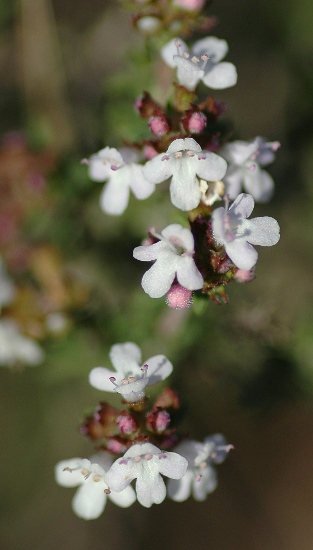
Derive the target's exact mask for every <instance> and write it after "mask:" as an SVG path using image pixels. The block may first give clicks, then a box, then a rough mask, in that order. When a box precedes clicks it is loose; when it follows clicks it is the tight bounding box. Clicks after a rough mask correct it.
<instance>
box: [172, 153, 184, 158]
mask: <svg viewBox="0 0 313 550" xmlns="http://www.w3.org/2000/svg"><path fill="white" fill-rule="evenodd" d="M182 156H183V152H182V151H177V153H175V155H174V157H175V158H176V159H181V158H182Z"/></svg>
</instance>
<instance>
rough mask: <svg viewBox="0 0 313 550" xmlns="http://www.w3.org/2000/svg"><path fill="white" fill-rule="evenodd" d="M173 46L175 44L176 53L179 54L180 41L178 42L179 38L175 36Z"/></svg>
mask: <svg viewBox="0 0 313 550" xmlns="http://www.w3.org/2000/svg"><path fill="white" fill-rule="evenodd" d="M175 46H176V48H177V54H178V55H179V56H181V53H180V48H181V42H179V40H178V39H177V38H176V40H175Z"/></svg>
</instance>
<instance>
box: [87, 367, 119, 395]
mask: <svg viewBox="0 0 313 550" xmlns="http://www.w3.org/2000/svg"><path fill="white" fill-rule="evenodd" d="M111 376H115V372H113V371H112V370H109V369H107V368H106V367H95V368H94V369H92V370H91V371H90V373H89V384H90V385H91V386H93V387H94V388H96V389H97V390H102V391H109V392H113V391H114V388H115V386H114V385H113V384H112V382H111V381H110V377H111Z"/></svg>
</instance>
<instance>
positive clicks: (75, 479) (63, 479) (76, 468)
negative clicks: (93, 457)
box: [54, 458, 84, 487]
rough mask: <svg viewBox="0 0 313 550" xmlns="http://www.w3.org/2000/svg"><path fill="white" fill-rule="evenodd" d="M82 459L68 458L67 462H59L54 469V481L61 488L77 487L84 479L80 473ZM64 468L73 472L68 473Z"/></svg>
mask: <svg viewBox="0 0 313 550" xmlns="http://www.w3.org/2000/svg"><path fill="white" fill-rule="evenodd" d="M81 463H82V458H70V459H69V460H61V461H60V462H58V463H57V464H56V466H55V469H54V474H55V480H56V482H57V483H58V484H59V485H62V487H77V485H80V484H81V483H82V482H83V481H84V478H83V476H82V473H81V470H82V468H81ZM66 468H69V469H70V470H73V471H72V472H70V471H69V470H67V469H66Z"/></svg>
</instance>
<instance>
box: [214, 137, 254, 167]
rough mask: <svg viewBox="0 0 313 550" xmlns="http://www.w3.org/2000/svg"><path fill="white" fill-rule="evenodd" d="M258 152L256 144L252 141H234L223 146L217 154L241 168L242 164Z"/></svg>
mask: <svg viewBox="0 0 313 550" xmlns="http://www.w3.org/2000/svg"><path fill="white" fill-rule="evenodd" d="M257 150H258V142H257V141H256V140H254V141H241V140H236V141H232V142H231V143H227V144H226V145H224V146H223V147H222V148H221V149H220V151H219V154H220V155H221V156H222V157H223V158H224V159H225V160H227V162H230V163H234V164H238V165H239V166H241V165H242V164H244V163H245V162H246V161H247V160H248V159H249V158H250V156H251V155H253V153H255V152H256V151H257Z"/></svg>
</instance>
